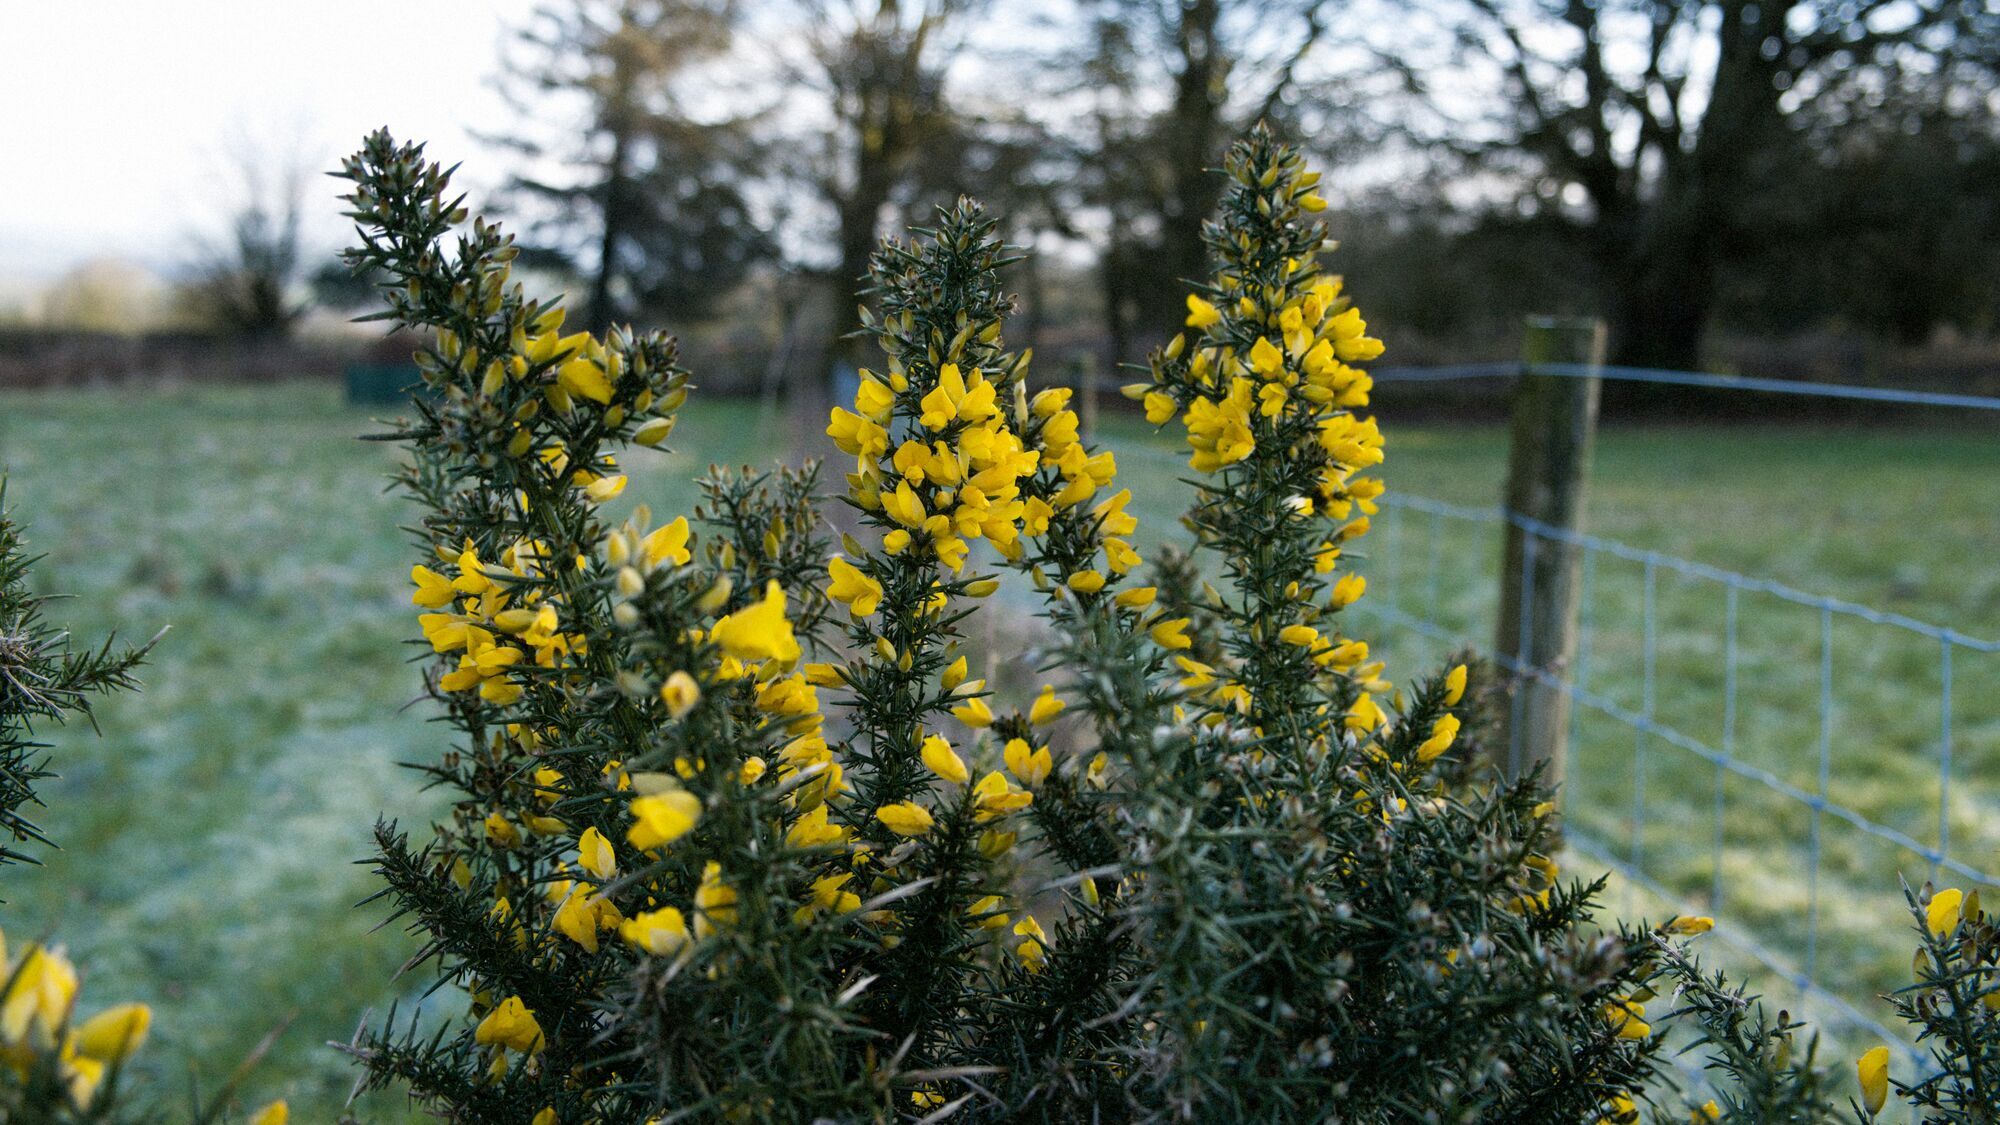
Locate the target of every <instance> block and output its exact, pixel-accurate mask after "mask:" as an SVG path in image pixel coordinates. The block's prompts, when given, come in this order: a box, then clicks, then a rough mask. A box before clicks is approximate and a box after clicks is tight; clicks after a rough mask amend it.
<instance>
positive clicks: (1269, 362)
mask: <svg viewBox="0 0 2000 1125" xmlns="http://www.w3.org/2000/svg"><path fill="white" fill-rule="evenodd" d="M1296 264H1297V263H1295V265H1296ZM1231 280H1232V279H1229V278H1227V277H1226V276H1225V279H1224V284H1225V285H1227V284H1229V283H1230V281H1231ZM1340 289H1341V281H1340V279H1339V278H1337V277H1317V276H1315V277H1307V278H1304V279H1302V280H1301V283H1300V284H1299V285H1298V286H1296V287H1295V289H1294V290H1293V292H1294V293H1295V294H1296V295H1293V296H1289V297H1285V296H1283V295H1281V294H1259V295H1252V294H1248V293H1244V294H1241V295H1239V296H1238V298H1237V302H1236V305H1237V308H1236V312H1237V319H1238V320H1239V322H1240V323H1244V324H1250V325H1253V326H1256V327H1258V328H1261V329H1263V331H1262V332H1260V333H1259V334H1258V335H1257V337H1256V340H1255V342H1253V343H1252V344H1251V345H1250V346H1249V347H1248V348H1247V349H1245V348H1240V347H1237V346H1234V345H1233V344H1232V343H1231V342H1230V340H1229V338H1228V336H1227V335H1226V334H1225V333H1226V330H1227V329H1228V327H1229V325H1228V324H1227V323H1226V321H1225V319H1224V317H1223V314H1222V311H1221V310H1220V309H1218V308H1217V307H1216V306H1215V305H1213V304H1211V303H1210V302H1209V301H1208V300H1207V299H1205V298H1203V297H1201V296H1199V295H1193V294H1191V295H1189V297H1188V299H1187V303H1188V317H1187V327H1188V328H1189V329H1190V330H1191V331H1193V332H1194V333H1195V334H1196V335H1195V339H1194V342H1193V344H1192V345H1190V344H1189V341H1188V336H1187V334H1186V333H1183V334H1182V335H1179V336H1176V337H1174V339H1173V342H1172V343H1170V344H1168V345H1167V348H1166V351H1165V352H1164V353H1163V355H1164V358H1165V359H1166V360H1168V361H1170V362H1176V361H1179V360H1180V359H1181V358H1182V356H1183V354H1184V353H1185V352H1186V351H1187V349H1188V348H1189V347H1190V346H1192V348H1193V354H1192V355H1191V356H1189V357H1188V358H1187V381H1188V384H1189V386H1190V387H1191V388H1192V389H1191V392H1190V397H1189V399H1188V401H1187V413H1186V416H1185V417H1184V419H1183V425H1184V426H1185V427H1186V430H1187V441H1188V446H1189V448H1190V449H1192V450H1193V451H1194V452H1193V456H1192V457H1191V458H1190V459H1189V462H1188V463H1189V465H1190V466H1191V467H1193V468H1194V469H1195V470H1196V471H1197V472H1204V473H1212V472H1215V471H1216V470H1218V469H1221V468H1222V467H1224V466H1226V465H1233V464H1235V463H1237V462H1239V461H1242V460H1243V459H1244V458H1246V457H1248V456H1250V454H1251V453H1252V452H1253V451H1255V450H1256V448H1257V442H1258V432H1257V431H1258V427H1257V425H1256V424H1255V423H1256V419H1258V418H1263V419H1267V420H1270V419H1277V418H1279V417H1281V416H1283V415H1285V414H1287V413H1288V412H1292V413H1302V414H1304V415H1306V416H1309V417H1313V418H1317V419H1320V420H1321V421H1320V431H1319V441H1320V444H1321V445H1322V446H1323V447H1324V448H1325V450H1326V452H1327V454H1328V455H1329V456H1330V457H1331V458H1333V461H1334V465H1333V466H1330V467H1329V477H1328V480H1327V482H1326V483H1325V484H1324V485H1323V491H1324V492H1326V493H1327V494H1328V495H1329V496H1331V495H1333V494H1336V493H1339V492H1341V491H1343V489H1342V486H1343V485H1344V484H1345V482H1346V479H1347V476H1348V474H1351V473H1353V472H1354V471H1356V470H1359V469H1363V468H1367V467H1368V466H1370V465H1374V464H1377V463H1379V462H1380V461H1381V459H1382V456H1381V449H1382V435H1381V432H1380V431H1379V430H1377V429H1376V427H1375V423H1374V421H1373V420H1372V419H1370V420H1367V421H1357V420H1355V419H1354V418H1353V416H1352V415H1349V414H1347V413H1346V410H1347V408H1349V407H1355V406H1365V405H1367V403H1368V394H1369V391H1370V390H1371V388H1372V387H1373V381H1372V380H1370V379H1369V378H1368V376H1367V375H1366V374H1364V373H1362V372H1361V371H1359V370H1356V369H1355V368H1353V367H1351V366H1349V364H1352V363H1359V362H1364V361H1367V360H1371V359H1374V358H1375V357H1377V356H1379V355H1381V354H1382V342H1381V341H1380V340H1377V339H1375V338H1373V337H1371V336H1369V335H1367V334H1366V333H1367V328H1368V326H1367V324H1366V323H1365V322H1363V321H1362V319H1361V313H1360V311H1359V310H1358V309H1355V308H1353V307H1352V306H1351V305H1349V304H1348V303H1347V302H1346V300H1345V299H1344V298H1343V297H1342V296H1341V293H1340ZM1260 296H1261V297H1262V298H1264V300H1265V301H1266V302H1267V303H1269V302H1271V301H1274V300H1275V301H1277V302H1278V303H1276V304H1275V306H1274V307H1268V308H1267V307H1266V306H1265V305H1263V304H1260V303H1259V297H1260ZM1274 337H1275V339H1276V340H1277V341H1278V342H1277V343H1273V342H1272V341H1273V338H1274ZM1135 390H1137V391H1138V392H1140V393H1141V394H1142V395H1143V397H1144V400H1145V406H1146V418H1147V420H1148V421H1150V422H1152V423H1153V424H1155V425H1161V424H1164V423H1166V422H1168V421H1170V420H1171V419H1172V418H1173V417H1174V415H1175V414H1177V413H1179V412H1180V402H1179V401H1178V400H1177V399H1176V397H1175V396H1174V395H1173V394H1170V393H1167V392H1164V391H1158V390H1147V389H1146V388H1145V386H1144V384H1140V385H1139V386H1138V387H1137V388H1135ZM1270 434H1271V431H1270V430H1269V429H1268V427H1267V428H1266V436H1267V437H1268V436H1270ZM1374 494H1375V495H1379V487H1377V489H1376V491H1375V493H1374ZM1371 498H1372V497H1371Z"/></svg>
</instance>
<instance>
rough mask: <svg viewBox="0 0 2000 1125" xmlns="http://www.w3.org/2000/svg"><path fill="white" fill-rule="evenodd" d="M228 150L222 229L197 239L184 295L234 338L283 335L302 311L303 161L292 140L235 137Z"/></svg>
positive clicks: (200, 315) (197, 314) (197, 312)
mask: <svg viewBox="0 0 2000 1125" xmlns="http://www.w3.org/2000/svg"><path fill="white" fill-rule="evenodd" d="M231 147H232V149H233V153H232V155H231V158H230V163H231V164H232V165H233V167H232V173H233V175H234V178H235V179H236V182H237V188H236V192H235V203H234V209H233V210H232V211H231V212H230V214H229V215H228V217H227V218H226V219H225V220H224V227H225V231H224V233H223V234H221V235H220V236H206V237H200V238H199V240H198V249H197V251H196V254H195V259H194V262H193V263H192V267H191V269H190V271H189V273H190V276H189V280H188V282H187V284H186V285H185V287H184V288H183V291H182V292H183V300H184V303H185V304H186V305H187V306H188V311H189V312H190V313H191V314H192V315H193V316H194V318H195V319H197V320H199V321H201V322H203V323H206V324H209V325H212V326H214V327H216V328H219V329H221V330H223V331H226V332H228V333H231V334H233V335H238V336H243V337H247V338H252V339H259V340H274V339H282V338H284V337H285V336H287V335H289V334H290V333H291V331H292V329H293V327H295V326H296V325H297V323H298V320H299V318H300V317H301V316H303V315H304V314H305V311H306V308H307V306H306V303H305V302H304V301H302V300H300V299H299V297H298V293H297V290H298V286H299V283H300V265H301V256H300V254H301V252H300V235H299V222H300V214H301V211H302V208H303V206H304V200H305V187H306V180H307V176H308V175H309V172H308V168H309V166H310V165H309V161H308V160H307V159H306V157H305V156H304V154H303V152H302V151H301V149H300V147H299V146H298V145H296V144H292V145H284V144H259V143H253V142H251V141H248V140H246V139H242V138H239V139H238V140H237V141H236V142H235V143H234V144H233V145H232V146H231Z"/></svg>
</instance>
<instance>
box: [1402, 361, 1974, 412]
mask: <svg viewBox="0 0 2000 1125" xmlns="http://www.w3.org/2000/svg"><path fill="white" fill-rule="evenodd" d="M1523 370H1530V371H1532V372H1533V373H1534V374H1536V375H1554V376H1558V377H1562V378H1570V379H1603V380H1605V381H1607V382H1614V383H1651V384H1655V385H1659V386H1670V387H1700V388H1703V389H1706V390H1717V391H1753V392H1756V393H1759V394H1775V395H1803V396H1806V397H1809V398H1836V399H1852V400H1858V401H1861V402H1879V403H1886V404H1893V405H1902V406H1943V407H1950V408H1953V409H1960V410H2000V398H1994V397H1990V396H1986V395H1961V394H1951V393H1948V392H1943V391H1910V390H1903V389H1901V388H1898V387H1869V386H1862V385H1859V384H1854V383H1817V382H1810V381H1807V380H1802V379H1769V378H1762V377H1759V376H1754V375H1715V374H1709V373H1706V372H1699V371H1668V370H1665V369H1663V368H1657V367H1619V366H1615V365H1610V364H1603V365H1599V364H1590V363H1536V364H1532V365H1524V364H1522V363H1520V362H1518V361H1500V362H1495V363H1460V364H1452V365H1449V366H1442V367H1380V368H1376V369H1375V370H1373V371H1370V372H1369V377H1370V378H1372V379H1373V380H1374V381H1375V382H1377V383H1442V382H1450V381H1456V380H1463V379H1496V378H1513V377H1515V376H1517V375H1520V374H1521V373H1522V371H1523Z"/></svg>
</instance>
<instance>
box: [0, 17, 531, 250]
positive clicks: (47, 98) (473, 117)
mask: <svg viewBox="0 0 2000 1125" xmlns="http://www.w3.org/2000/svg"><path fill="white" fill-rule="evenodd" d="M533 6H534V4H533V0H53V2H48V0H42V2H35V0H0V42H5V43H6V44H7V45H8V50H7V58H6V61H5V63H4V64H0V105H4V106H5V107H6V112H5V114H4V117H0V152H4V153H5V154H6V155H5V157H4V171H0V278H14V279H22V278H37V279H42V278H49V277H53V276H56V275H59V274H61V273H62V272H63V271H64V270H66V269H68V268H69V267H71V266H73V265H76V264H77V263H79V262H82V261H84V260H86V259H89V258H93V257H97V256H101V255H107V254H110V255H119V256H124V257H130V258H135V259H138V260H140V261H143V262H146V263H147V264H149V265H152V266H155V267H156V268H163V269H164V268H170V267H171V266H172V265H173V264H174V263H175V262H176V261H177V260H179V259H181V258H183V257H185V256H186V254H187V250H188V247H189V245H190V243H191V241H192V238H193V236H194V235H193V232H195V231H196V230H198V229H213V228H215V227H216V226H217V225H218V224H219V223H220V222H221V220H222V218H223V216H224V215H226V213H227V208H228V204H229V201H230V199H231V198H232V194H233V193H236V192H237V191H238V188H237V185H236V183H235V182H233V181H232V180H230V178H229V177H230V176H231V175H232V167H233V166H232V164H231V163H230V161H231V155H230V154H231V153H232V152H234V151H235V150H236V148H237V147H240V145H241V144H242V143H243V142H244V141H246V140H248V141H250V142H251V143H254V144H256V145H259V146H263V147H270V148H279V149H282V148H284V147H286V146H290V145H297V146H299V148H300V151H301V153H302V154H303V155H304V156H305V157H306V158H307V159H309V160H311V161H312V162H313V163H314V166H315V167H332V166H333V165H334V163H335V162H336V161H337V160H338V158H339V156H340V154H341V153H344V152H346V151H348V150H350V149H352V148H353V147H354V145H355V142H356V141H358V140H359V138H360V137H361V135H362V134H363V133H364V132H366V131H367V130H369V129H372V128H374V127H376V126H378V125H388V126H390V128H391V129H392V130H393V131H394V132H395V133H397V134H398V135H399V136H408V137H414V138H422V139H426V140H429V141H431V142H432V144H433V147H434V149H435V150H436V151H437V152H438V154H439V155H440V156H441V157H442V156H451V157H453V158H464V157H469V156H475V155H477V151H476V150H475V148H474V142H473V141H472V140H471V138H470V137H469V136H468V135H467V130H468V129H483V130H492V129H496V128H499V127H502V126H504V125H505V123H506V121H507V120H508V115H507V112H506V110H505V109H504V108H503V106H502V105H501V103H500V101H499V97H498V95H497V94H495V93H494V92H493V90H492V89H491V85H490V81H489V79H490V77H491V76H492V74H493V72H494V70H495V67H496V61H497V57H498V56H497V50H498V44H499V40H500V38H501V36H502V35H503V34H504V32H505V28H506V27H507V26H509V25H510V24H512V23H517V22H519V21H520V20H521V19H522V18H523V17H524V16H525V15H526V14H527V13H528V12H529V11H530V10H531V9H532V8H533ZM481 182H482V179H481V177H479V176H477V175H476V174H469V175H468V179H467V186H477V185H479V184H480V183H481ZM308 190H309V191H311V192H313V193H315V194H314V195H313V196H311V197H309V202H311V203H312V205H313V206H314V207H315V208H317V222H316V224H315V225H314V226H313V227H312V228H310V229H311V230H312V231H313V233H314V235H315V238H316V239H324V240H334V239H338V237H339V236H340V232H341V229H342V228H341V227H340V226H339V225H338V221H337V220H336V219H334V218H333V217H332V216H333V215H334V212H335V205H334V203H333V200H332V196H333V195H334V193H335V192H336V191H337V185H336V184H335V182H334V181H332V180H319V181H316V182H314V183H312V184H311V185H309V189H308Z"/></svg>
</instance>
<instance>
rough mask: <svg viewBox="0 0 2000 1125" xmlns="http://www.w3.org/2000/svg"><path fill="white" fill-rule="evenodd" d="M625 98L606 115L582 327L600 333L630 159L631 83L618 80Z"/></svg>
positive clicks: (607, 315)
mask: <svg viewBox="0 0 2000 1125" xmlns="http://www.w3.org/2000/svg"><path fill="white" fill-rule="evenodd" d="M617 96H618V97H619V98H621V99H624V100H623V101H621V103H620V104H618V105H616V106H614V107H613V108H612V111H611V113H610V114H609V115H608V116H609V118H610V122H611V155H610V157H609V158H608V159H607V160H606V161H605V164H604V185H603V188H602V195H601V198H600V199H599V200H598V208H599V210H600V212H601V218H602V219H603V221H604V226H603V229H602V230H601V231H600V232H599V234H598V240H597V276H595V277H593V278H591V279H590V306H589V308H588V309H587V310H585V312H586V321H585V325H584V326H585V327H586V328H588V329H590V331H591V333H592V334H594V335H598V336H602V335H603V334H604V333H605V331H606V330H607V329H609V328H610V327H611V311H612V310H611V285H612V280H613V278H614V277H615V276H616V274H617V271H618V240H619V239H620V238H621V237H622V236H623V234H624V232H623V230H622V229H621V228H622V226H623V222H624V201H625V192H626V190H627V187H626V183H625V180H626V176H627V175H628V172H627V169H626V165H627V164H628V163H629V162H630V160H631V151H632V114H631V107H630V105H629V104H628V102H629V98H630V83H629V82H627V81H622V80H621V82H620V85H619V90H618V95H617Z"/></svg>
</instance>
